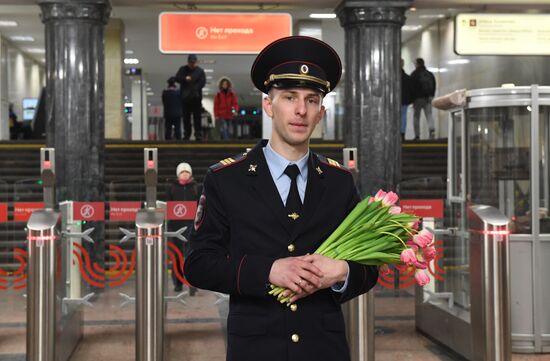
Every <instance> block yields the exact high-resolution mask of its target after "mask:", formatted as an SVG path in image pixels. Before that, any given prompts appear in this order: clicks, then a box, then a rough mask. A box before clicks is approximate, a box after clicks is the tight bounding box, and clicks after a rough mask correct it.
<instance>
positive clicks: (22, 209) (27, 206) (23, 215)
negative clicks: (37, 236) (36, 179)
mask: <svg viewBox="0 0 550 361" xmlns="http://www.w3.org/2000/svg"><path fill="white" fill-rule="evenodd" d="M43 208H44V202H16V203H14V204H13V220H14V221H15V222H26V221H28V220H29V218H30V217H31V214H32V212H34V211H36V210H37V209H43Z"/></svg>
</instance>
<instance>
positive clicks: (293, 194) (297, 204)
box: [285, 164, 302, 221]
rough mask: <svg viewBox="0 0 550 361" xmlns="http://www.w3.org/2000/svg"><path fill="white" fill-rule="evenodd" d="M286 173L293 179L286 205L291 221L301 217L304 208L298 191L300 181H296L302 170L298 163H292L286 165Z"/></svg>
mask: <svg viewBox="0 0 550 361" xmlns="http://www.w3.org/2000/svg"><path fill="white" fill-rule="evenodd" d="M285 174H286V175H287V176H289V177H290V180H291V182H290V191H289V192H288V197H287V199H286V206H285V208H286V211H287V217H288V218H289V220H291V221H296V220H297V219H298V218H299V217H300V210H301V209H302V200H301V199H300V193H298V182H297V181H296V177H298V174H300V170H299V169H298V166H297V165H296V164H292V165H289V166H288V167H286V169H285Z"/></svg>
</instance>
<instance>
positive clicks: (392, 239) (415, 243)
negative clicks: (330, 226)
mask: <svg viewBox="0 0 550 361" xmlns="http://www.w3.org/2000/svg"><path fill="white" fill-rule="evenodd" d="M398 200H399V197H398V196H397V194H395V193H393V192H388V193H386V192H384V191H383V190H379V191H378V193H376V195H375V196H374V197H369V198H365V199H364V200H362V201H361V202H359V203H358V204H357V206H356V207H355V208H354V209H353V211H351V213H350V214H349V215H348V216H347V217H346V218H345V219H344V221H343V222H342V223H341V224H340V225H339V226H338V228H336V230H335V231H334V232H333V233H332V234H331V235H330V236H329V237H328V238H327V239H326V240H325V241H324V242H323V243H322V244H321V246H320V247H319V248H318V249H317V250H316V251H315V253H317V254H320V255H323V256H327V257H330V258H333V259H338V260H346V261H354V262H358V263H361V264H364V265H372V266H379V271H380V272H383V273H385V272H389V268H388V265H390V264H395V265H400V266H402V267H414V268H415V279H416V282H417V283H418V284H419V285H421V286H424V285H425V284H427V283H428V282H429V280H430V279H429V277H428V275H427V274H426V272H425V271H424V270H425V269H426V268H427V266H428V262H430V261H431V260H432V259H434V257H435V252H436V251H435V248H434V246H433V235H432V234H431V233H430V232H428V231H426V230H422V231H418V225H419V223H420V220H419V218H418V217H416V216H414V215H411V214H406V213H402V212H401V208H400V207H398V206H396V203H397V201H398ZM284 291H285V289H284V288H282V287H278V286H274V285H272V286H271V291H270V292H269V294H271V295H273V296H275V297H277V299H278V300H279V301H280V302H281V303H287V304H288V301H289V300H290V299H291V298H292V296H293V294H291V295H289V296H287V297H283V292H284Z"/></svg>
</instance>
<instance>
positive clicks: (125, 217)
mask: <svg viewBox="0 0 550 361" xmlns="http://www.w3.org/2000/svg"><path fill="white" fill-rule="evenodd" d="M140 209H141V202H110V203H109V219H110V220H111V221H135V220H136V214H137V212H138V211H139V210H140Z"/></svg>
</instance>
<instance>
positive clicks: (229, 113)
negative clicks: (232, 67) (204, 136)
mask: <svg viewBox="0 0 550 361" xmlns="http://www.w3.org/2000/svg"><path fill="white" fill-rule="evenodd" d="M218 87H219V89H220V90H219V91H218V94H216V97H214V117H215V118H216V121H219V122H220V124H221V127H220V129H221V138H222V140H228V139H230V138H232V136H233V117H234V116H235V114H236V113H237V112H238V111H239V104H238V103H237V96H236V95H235V93H234V92H233V90H232V89H231V80H229V78H227V77H222V78H221V79H220V81H219V83H218Z"/></svg>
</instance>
